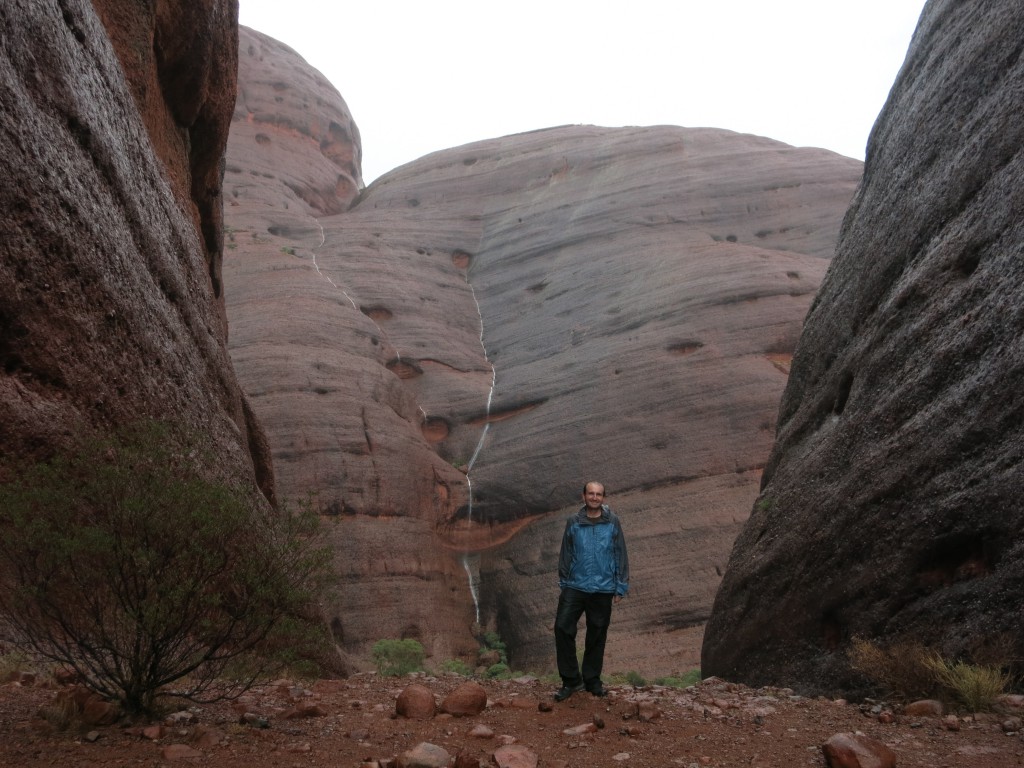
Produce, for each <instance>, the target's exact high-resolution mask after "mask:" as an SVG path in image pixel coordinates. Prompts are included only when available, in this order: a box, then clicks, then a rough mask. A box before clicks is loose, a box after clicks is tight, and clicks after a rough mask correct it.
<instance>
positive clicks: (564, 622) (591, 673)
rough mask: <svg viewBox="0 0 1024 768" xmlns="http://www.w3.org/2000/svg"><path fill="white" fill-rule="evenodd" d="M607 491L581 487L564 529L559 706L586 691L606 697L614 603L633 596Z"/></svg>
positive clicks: (557, 632)
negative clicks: (579, 502) (582, 624)
mask: <svg viewBox="0 0 1024 768" xmlns="http://www.w3.org/2000/svg"><path fill="white" fill-rule="evenodd" d="M604 499H605V496H604V485H602V484H601V483H595V482H590V483H587V484H586V485H585V486H583V507H582V508H581V509H580V510H579V512H577V513H576V514H575V515H573V516H572V517H570V518H569V519H568V520H567V521H566V523H565V533H563V534H562V549H561V552H560V553H559V555H558V586H559V587H561V589H562V592H561V594H560V595H559V597H558V612H557V613H556V614H555V655H556V657H557V659H558V674H559V676H561V678H562V688H561V689H560V690H559V691H558V692H557V693H556V694H555V701H565V700H566V699H568V698H569V697H570V696H572V695H573V694H574V693H576V692H577V691H582V690H583V689H584V688H586V689H587V690H588V691H590V693H592V694H593V695H594V696H606V695H607V694H608V691H606V690H605V688H604V685H603V684H602V683H601V667H602V666H603V665H604V645H605V640H606V639H607V637H608V625H609V623H610V622H611V618H612V603H613V602H616V603H617V602H618V601H619V600H621V599H622V598H623V597H624V596H625V595H626V593H627V592H628V591H629V559H628V558H627V556H626V538H625V536H624V535H623V533H622V525H621V524H620V523H619V518H618V516H616V514H615V513H614V512H612V511H611V510H610V509H609V508H608V505H607V504H605V503H604ZM584 614H586V617H587V636H586V640H585V641H584V647H583V666H582V668H581V667H580V665H579V664H578V663H577V661H576V625H577V623H578V622H579V620H580V616H582V615H584Z"/></svg>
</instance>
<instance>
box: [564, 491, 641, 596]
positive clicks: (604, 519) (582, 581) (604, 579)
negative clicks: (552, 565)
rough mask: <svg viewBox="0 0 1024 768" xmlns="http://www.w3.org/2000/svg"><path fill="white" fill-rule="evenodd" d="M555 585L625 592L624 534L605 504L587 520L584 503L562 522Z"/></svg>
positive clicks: (588, 590) (626, 566) (581, 590)
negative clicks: (560, 547) (599, 512)
mask: <svg viewBox="0 0 1024 768" xmlns="http://www.w3.org/2000/svg"><path fill="white" fill-rule="evenodd" d="M558 586H560V587H571V588H572V589H578V590H579V591H580V592H612V593H614V594H616V595H625V594H626V593H627V592H629V558H628V556H627V555H626V537H625V536H623V534H622V525H621V524H620V523H619V518H618V516H617V515H616V514H615V513H614V512H612V511H611V510H610V509H609V508H608V506H607V505H602V506H601V516H600V517H598V518H595V519H593V520H591V519H590V518H589V517H587V508H586V506H584V507H582V508H581V509H580V511H579V512H577V513H576V514H575V515H573V516H572V517H570V518H569V519H568V520H566V522H565V533H563V534H562V549H561V552H560V553H559V555H558Z"/></svg>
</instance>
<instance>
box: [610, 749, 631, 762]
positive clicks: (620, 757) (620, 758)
mask: <svg viewBox="0 0 1024 768" xmlns="http://www.w3.org/2000/svg"><path fill="white" fill-rule="evenodd" d="M612 760H615V761H616V762H619V763H622V762H625V761H626V760H629V752H619V753H618V754H615V755H612Z"/></svg>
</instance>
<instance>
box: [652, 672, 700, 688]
mask: <svg viewBox="0 0 1024 768" xmlns="http://www.w3.org/2000/svg"><path fill="white" fill-rule="evenodd" d="M700 680H701V677H700V667H697V668H695V669H691V670H690V671H689V672H687V673H686V674H684V675H682V676H679V677H677V676H675V675H669V676H667V677H659V678H657V679H656V680H655V681H654V684H655V685H664V686H668V687H670V688H689V687H690V686H691V685H696V684H697V683H699V682H700Z"/></svg>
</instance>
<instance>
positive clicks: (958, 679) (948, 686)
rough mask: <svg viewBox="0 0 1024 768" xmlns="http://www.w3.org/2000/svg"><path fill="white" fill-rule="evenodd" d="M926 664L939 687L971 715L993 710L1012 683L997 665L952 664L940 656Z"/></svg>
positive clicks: (935, 656) (958, 662)
mask: <svg viewBox="0 0 1024 768" xmlns="http://www.w3.org/2000/svg"><path fill="white" fill-rule="evenodd" d="M926 663H927V665H928V668H929V669H930V670H931V671H932V673H933V674H934V675H935V679H936V680H937V681H938V682H939V684H940V685H942V687H943V688H944V689H945V690H946V691H947V692H948V693H949V694H950V695H951V696H952V697H953V698H955V699H957V700H958V701H960V702H961V703H963V704H965V705H966V706H967V708H968V709H970V711H971V712H987V711H990V710H991V709H993V707H994V705H995V703H996V699H998V698H999V696H1000V695H1002V694H1003V693H1004V692H1005V691H1006V689H1007V687H1008V686H1009V684H1010V679H1009V676H1008V675H1006V674H1004V673H1003V671H1002V669H1000V668H999V667H997V666H988V665H980V664H968V663H966V662H963V661H948V660H947V659H944V658H942V657H941V656H940V655H939V654H937V653H933V654H932V655H931V656H929V658H928V660H927V662H926Z"/></svg>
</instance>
